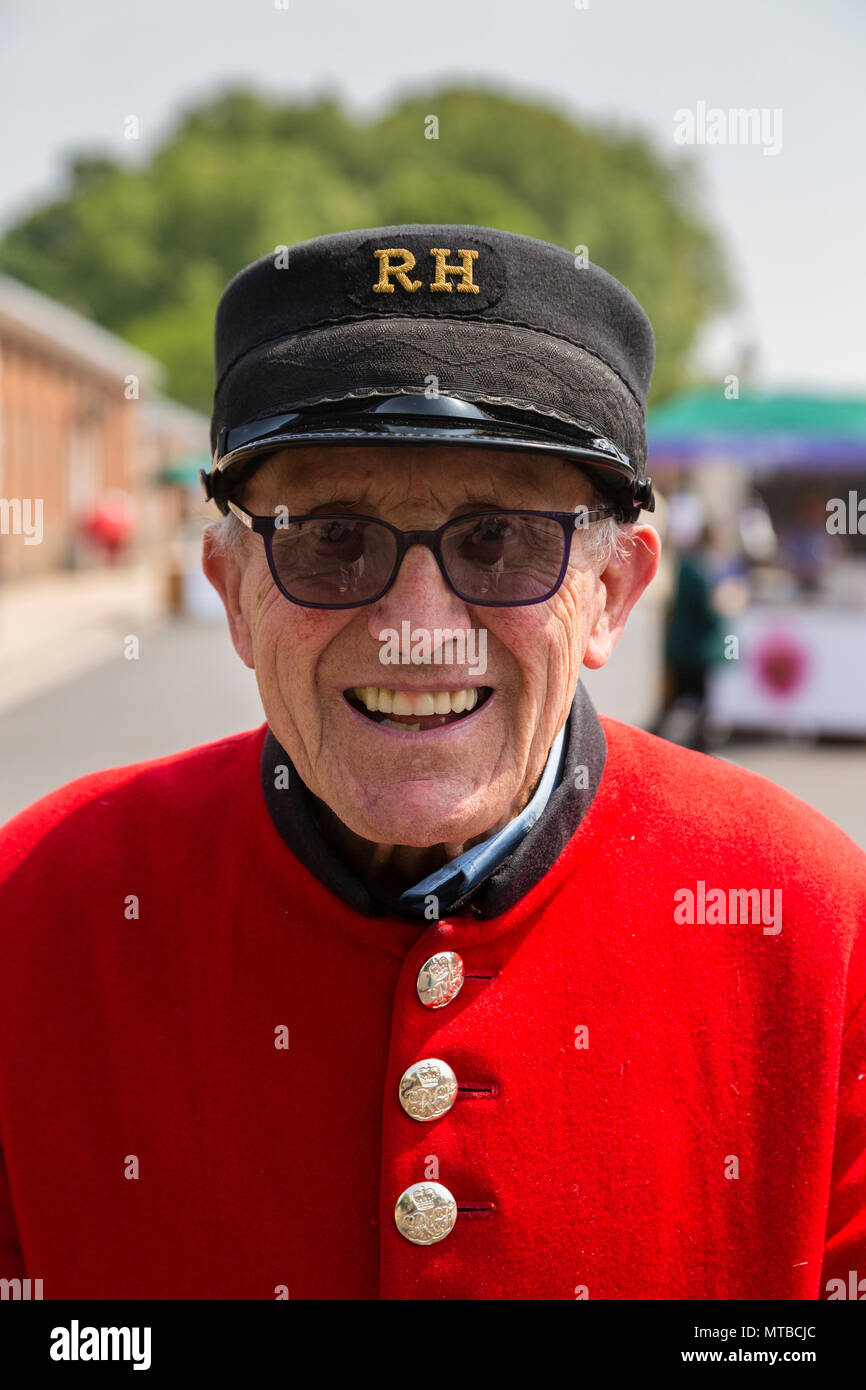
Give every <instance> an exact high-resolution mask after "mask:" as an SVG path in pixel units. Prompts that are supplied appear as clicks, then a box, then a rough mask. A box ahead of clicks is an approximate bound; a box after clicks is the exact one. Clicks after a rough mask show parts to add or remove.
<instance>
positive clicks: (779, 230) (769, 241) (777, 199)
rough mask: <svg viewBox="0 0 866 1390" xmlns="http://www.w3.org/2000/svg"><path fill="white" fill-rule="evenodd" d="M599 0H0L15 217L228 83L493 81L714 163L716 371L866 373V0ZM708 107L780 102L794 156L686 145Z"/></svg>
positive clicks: (370, 93)
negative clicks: (87, 163) (723, 268)
mask: <svg viewBox="0 0 866 1390" xmlns="http://www.w3.org/2000/svg"><path fill="white" fill-rule="evenodd" d="M584 3H585V0H578V2H577V3H575V0H524V3H519V0H462V2H460V3H458V0H434V3H433V4H427V5H420V4H409V5H400V6H397V5H394V4H393V3H392V2H391V0H356V3H351V2H350V0H288V3H287V4H286V6H285V8H283V7H282V5H283V0H140V3H135V2H133V3H129V2H128V0H127V2H126V3H125V2H124V0H0V115H2V129H3V132H4V139H3V155H2V159H3V163H2V179H0V225H2V226H5V225H7V224H8V222H9V221H10V220H11V219H12V218H14V217H15V216H17V215H19V214H20V213H21V212H22V211H24V210H25V209H26V208H27V207H28V205H30V204H31V203H32V202H35V201H36V200H38V199H40V198H42V197H45V196H47V195H51V194H54V193H55V192H56V191H57V189H58V179H59V176H60V170H61V158H62V155H63V154H64V152H66V151H68V150H70V149H80V148H87V149H93V148H94V147H99V148H102V149H105V150H107V151H109V152H112V153H114V154H116V155H118V156H119V157H121V158H123V159H129V158H130V149H131V144H130V142H129V141H128V140H125V139H124V138H123V121H124V118H125V117H126V116H128V115H130V114H134V115H136V116H138V118H139V120H140V122H141V142H140V145H139V146H138V149H139V151H141V152H144V153H146V152H147V150H148V148H150V147H152V145H153V143H154V142H155V141H156V140H157V139H158V138H159V137H160V135H161V134H163V133H164V132H165V131H166V130H168V129H169V128H170V126H171V123H172V121H173V118H174V116H175V115H176V113H177V111H178V109H179V108H180V107H182V106H184V105H187V104H188V103H189V102H190V101H191V100H194V99H197V98H200V97H202V96H206V95H210V94H212V93H214V92H216V91H217V90H219V89H220V88H221V87H222V86H223V85H224V84H228V83H229V82H231V83H236V82H239V81H243V82H247V83H250V84H252V85H254V86H256V87H258V88H260V89H261V90H263V91H265V92H268V93H272V94H276V95H282V96H290V97H304V96H309V95H311V94H315V93H319V92H322V91H323V90H328V91H330V92H332V93H334V94H335V95H336V96H338V97H340V98H342V99H343V100H344V101H345V102H346V104H347V105H348V106H349V107H350V108H351V109H353V110H356V111H358V112H362V113H372V112H375V111H377V110H379V109H380V108H381V107H382V106H383V105H385V104H387V103H388V101H389V100H390V99H391V98H392V97H393V96H394V95H395V94H402V93H403V92H405V91H407V90H409V91H411V90H416V89H426V88H428V87H432V86H433V85H435V84H438V83H441V82H449V81H454V80H460V81H467V80H469V81H471V80H472V79H478V80H480V81H483V82H484V83H485V84H492V83H497V84H500V85H502V86H504V87H506V88H508V89H510V90H511V91H513V92H516V93H518V94H521V93H522V94H526V95H528V96H541V97H543V98H544V99H545V100H547V101H549V102H553V103H554V104H555V105H557V106H558V107H560V108H561V109H562V110H563V111H564V112H566V113H572V114H574V115H577V116H581V115H585V116H587V117H591V118H601V119H605V120H616V121H619V122H622V123H623V124H627V125H638V126H639V127H641V128H642V129H643V130H644V131H645V132H646V133H647V134H648V135H649V136H650V138H651V139H652V140H653V142H654V143H655V145H656V146H657V148H658V149H659V150H660V151H662V152H663V153H665V154H673V155H676V156H677V157H683V156H684V155H685V156H690V157H692V158H694V159H695V160H696V161H697V163H698V166H699V168H700V170H701V176H702V181H703V204H704V207H705V210H706V212H707V213H708V214H709V215H710V217H711V218H712V220H713V221H714V222H715V223H716V225H717V226H718V227H719V228H720V229H721V233H722V235H723V238H724V241H725V244H726V246H727V249H728V253H729V262H730V265H731V268H732V271H733V274H734V277H735V280H736V282H737V284H738V287H739V289H740V292H741V297H742V307H741V308H740V310H739V311H738V312H737V314H736V315H735V316H734V317H733V318H732V319H731V320H730V321H726V322H721V323H719V324H718V325H716V326H715V328H714V329H713V331H712V332H711V333H709V334H708V335H707V339H706V341H705V343H704V344H703V347H702V350H701V354H700V356H701V361H702V363H703V364H704V365H705V366H707V367H708V368H709V369H711V370H713V371H714V372H716V371H717V372H718V373H719V374H721V375H723V374H724V373H726V372H728V371H731V370H734V368H735V360H734V359H735V357H736V348H737V345H738V344H739V343H742V342H743V341H744V340H746V339H749V338H751V339H753V340H754V341H755V343H756V344H757V348H758V358H757V365H756V376H757V380H758V381H760V382H761V383H762V384H766V385H768V386H774V387H779V386H791V385H796V384H803V385H811V386H821V387H826V388H828V389H839V390H844V389H848V390H854V391H858V392H862V391H864V390H866V334H864V332H863V328H862V322H861V320H862V316H863V312H864V308H866V254H864V245H863V243H864V234H863V226H862V224H863V220H864V216H866V177H864V167H866V160H864V156H863V150H862V144H861V140H862V131H863V116H862V95H861V93H862V89H863V83H864V72H866V64H864V59H866V5H864V3H863V0H821V3H820V4H817V3H815V0H725V3H721V2H720V0H712V3H710V0H586V3H585V8H581V7H579V6H580V5H582V4H584ZM278 5H279V6H280V7H279V8H278ZM699 103H703V104H704V106H705V107H706V108H713V107H715V108H722V110H723V111H725V112H727V111H728V110H730V109H736V108H744V107H747V108H751V107H756V108H759V109H765V110H766V111H767V120H768V122H772V120H773V119H774V118H773V114H772V113H773V112H776V111H780V112H781V125H780V126H779V125H778V124H777V126H776V133H777V134H778V133H779V131H780V132H781V149H780V152H779V153H777V154H774V155H765V154H764V153H763V149H762V147H761V145H760V144H757V145H756V144H751V145H749V144H727V145H709V144H701V145H692V146H690V147H686V148H683V147H681V146H678V145H677V144H676V143H675V141H674V129H675V112H677V111H678V110H682V109H688V110H692V111H696V110H697V108H698V105H699ZM767 129H768V135H769V131H770V129H771V127H770V126H769V125H768V127H767ZM229 195H230V193H229V190H227V196H229ZM664 254H665V251H664V247H660V248H659V255H660V256H663V255H664Z"/></svg>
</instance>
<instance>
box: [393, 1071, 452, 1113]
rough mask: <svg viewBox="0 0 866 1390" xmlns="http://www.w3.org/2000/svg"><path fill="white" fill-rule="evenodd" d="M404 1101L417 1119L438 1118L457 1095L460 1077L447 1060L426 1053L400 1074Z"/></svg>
mask: <svg viewBox="0 0 866 1390" xmlns="http://www.w3.org/2000/svg"><path fill="white" fill-rule="evenodd" d="M399 1096H400V1104H401V1105H402V1107H403V1109H404V1110H405V1111H406V1114H407V1115H411V1117H412V1119H413V1120H438V1119H439V1116H440V1115H445V1114H447V1112H448V1111H449V1110H450V1109H451V1107H452V1105H453V1104H454V1102H455V1100H456V1099H457V1077H456V1076H455V1075H454V1073H453V1071H452V1070H451V1068H450V1067H449V1065H448V1063H447V1062H442V1061H440V1059H439V1058H438V1057H425V1058H424V1060H423V1061H422V1062H415V1063H414V1065H413V1066H411V1067H409V1068H408V1069H407V1070H406V1071H404V1073H403V1075H402V1077H401V1078H400V1091H399Z"/></svg>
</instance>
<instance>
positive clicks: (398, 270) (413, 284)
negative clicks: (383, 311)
mask: <svg viewBox="0 0 866 1390" xmlns="http://www.w3.org/2000/svg"><path fill="white" fill-rule="evenodd" d="M373 255H374V256H376V257H377V259H378V261H379V283H378V284H377V285H374V286H373V293H374V294H393V293H394V286H393V285H392V284H391V278H390V277H391V276H392V275H393V276H394V277H395V278H396V279H397V280H399V282H400V284H401V285H402V286H403V289H404V290H408V291H409V293H410V294H411V293H413V292H414V291H415V290H417V289H420V288H421V281H420V280H410V279H409V276H408V275H407V274H406V271H407V270H411V269H412V267H413V266H414V264H415V257H414V256H413V255H412V252H411V251H407V250H405V248H404V247H402V246H389V247H388V248H387V250H384V251H374V252H373ZM392 256H402V257H403V264H402V265H392V264H391V257H392Z"/></svg>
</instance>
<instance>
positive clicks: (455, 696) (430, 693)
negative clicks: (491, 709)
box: [343, 685, 493, 732]
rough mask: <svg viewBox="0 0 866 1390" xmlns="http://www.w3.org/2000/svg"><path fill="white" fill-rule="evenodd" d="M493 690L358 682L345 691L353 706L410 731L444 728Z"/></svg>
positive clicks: (377, 720)
mask: <svg viewBox="0 0 866 1390" xmlns="http://www.w3.org/2000/svg"><path fill="white" fill-rule="evenodd" d="M492 694H493V691H492V689H491V688H490V686H488V685H476V686H467V687H463V688H461V689H459V690H412V691H409V690H388V689H387V688H385V687H384V686H377V685H355V686H352V687H351V688H350V689H349V690H344V691H343V695H344V697H345V699H346V700H347V701H348V703H349V704H350V705H351V706H352V708H353V709H356V710H359V711H360V713H361V714H364V715H366V717H367V718H368V719H372V721H373V723H374V724H384V725H385V726H386V727H388V728H391V729H408V730H411V731H417V730H421V731H422V732H423V731H424V730H426V729H441V728H443V726H444V725H446V724H459V723H460V721H461V720H462V719H465V718H466V717H467V715H469V714H473V713H474V712H475V710H477V709H480V707H481V706H482V705H483V704H485V702H486V701H487V700H488V699H489V698H490V696H491V695H492Z"/></svg>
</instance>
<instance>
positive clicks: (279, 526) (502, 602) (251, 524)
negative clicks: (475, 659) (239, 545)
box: [227, 499, 619, 609]
mask: <svg viewBox="0 0 866 1390" xmlns="http://www.w3.org/2000/svg"><path fill="white" fill-rule="evenodd" d="M227 502H228V507H229V509H230V510H231V511H232V513H233V514H234V515H235V516H236V517H237V518H238V520H239V521H241V522H243V524H244V526H246V527H247V528H248V529H249V530H250V531H255V532H256V534H257V535H260V536H261V537H262V540H263V541H264V546H265V554H266V555H267V559H268V568H269V570H270V572H271V578H272V579H273V581H274V583H275V584H276V586H277V588H278V589H279V591H280V593H281V594H282V595H283V597H284V598H287V599H288V600H289V602H290V603H295V604H297V605H298V607H299V608H329V609H334V608H366V607H367V606H368V605H369V604H371V603H378V601H379V599H380V598H382V597H383V596H384V595H385V594H387V592H388V590H389V589H390V588H391V586H392V584H393V583H394V581H395V579H396V578H397V575H398V574H399V572H400V566H401V565H402V563H403V560H404V559H405V557H406V553H407V551H408V550H409V549H410V547H411V546H413V545H424V546H426V547H427V549H428V550H430V551H432V553H433V556H434V558H435V560H436V563H437V565H438V566H439V572H440V574H441V575H442V578H443V580H444V581H445V583H446V584H447V586H448V588H449V589H450V590H451V592H452V593H454V594H456V595H457V597H458V598H460V599H462V600H463V602H464V603H469V604H471V605H472V607H473V608H476V607H477V608H527V607H529V606H531V605H532V604H536V603H546V602H547V600H548V599H549V598H552V597H553V595H554V594H555V593H556V591H557V589H559V587H560V586H561V584H562V581H563V580H564V578H565V576H566V573H567V572H568V562H569V559H570V558H571V538H572V536H573V535H574V533H575V531H583V530H585V529H586V527H587V526H589V525H590V524H591V523H592V522H594V521H601V520H602V519H603V518H604V517H606V516H617V515H618V514H619V509H618V508H617V507H615V506H607V507H595V508H591V509H586V510H582V511H570V512H539V511H533V510H532V509H531V508H526V507H520V508H517V507H503V508H502V509H501V510H500V509H496V510H494V509H493V508H489V509H488V510H487V511H484V512H467V513H464V514H463V515H462V516H454V517H451V518H450V519H449V520H448V521H446V522H444V523H443V524H442V525H441V526H438V527H437V528H436V529H435V530H434V531H401V530H400V528H399V527H398V526H392V525H391V523H390V521H383V520H382V518H381V517H378V516H362V515H361V514H359V513H357V512H309V513H305V514H304V515H303V516H291V517H287V518H284V517H282V516H256V515H255V514H254V513H253V512H249V511H247V509H246V507H242V506H241V505H240V503H238V502H233V501H232V500H231V499H227ZM491 516H497V517H498V516H540V517H546V518H547V519H548V520H549V521H558V522H559V524H560V526H561V527H562V531H563V547H562V565H561V567H560V571H559V576H558V578H557V580H556V583H555V584H554V585H553V586H552V588H551V589H549V590H548V592H547V593H546V594H542V595H541V596H540V597H539V598H522V599H514V600H507V599H491V600H482V599H474V598H469V597H468V596H467V595H466V594H464V593H461V591H460V590H459V589H458V588H457V587H456V585H455V584H452V582H451V580H450V579H449V577H448V573H447V571H446V569H445V562H444V561H443V559H442V535H443V533H444V532H446V531H447V530H448V529H449V528H450V527H453V526H457V525H460V524H462V523H463V522H466V521H477V520H481V519H483V518H484V517H491ZM301 521H367V522H372V523H373V524H374V525H376V526H384V527H385V528H386V530H388V531H390V532H391V534H392V535H393V536H394V537H395V539H396V542H397V554H396V556H395V559H394V566H393V569H392V570H391V573H390V575H389V576H388V579H387V582H386V583H385V584H383V586H382V588H381V589H379V591H378V593H375V594H372V595H371V596H370V598H364V599H357V600H355V601H354V602H352V603H308V602H306V601H305V600H303V599H299V598H295V597H294V595H292V594H290V593H289V591H288V590H287V589H286V588H284V586H283V584H282V583H281V581H280V577H279V573H278V571H277V566H276V563H275V561H274V553H273V543H274V535H275V534H276V532H277V531H278V530H280V531H284V530H285V529H286V527H287V525H289V524H295V523H298V522H301Z"/></svg>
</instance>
